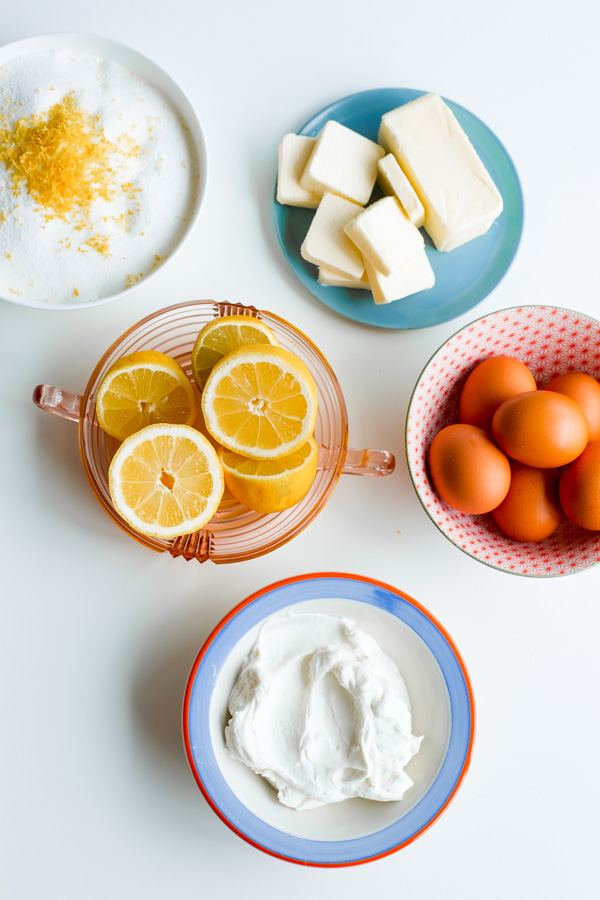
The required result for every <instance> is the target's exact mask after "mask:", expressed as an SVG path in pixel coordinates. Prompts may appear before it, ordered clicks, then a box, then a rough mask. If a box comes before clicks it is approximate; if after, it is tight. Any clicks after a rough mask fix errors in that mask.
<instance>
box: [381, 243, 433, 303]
mask: <svg viewBox="0 0 600 900" xmlns="http://www.w3.org/2000/svg"><path fill="white" fill-rule="evenodd" d="M365 270H366V272H367V276H368V279H369V284H370V286H371V292H372V294H373V300H374V301H375V303H379V304H381V303H391V302H392V301H393V300H402V298H403V297H408V296H410V295H411V294H416V293H418V292H419V291H424V290H427V289H428V288H432V287H433V285H434V284H435V275H434V273H433V269H432V268H431V265H430V263H429V260H428V259H427V254H426V252H425V249H423V250H421V252H420V253H417V254H415V255H414V256H411V258H410V259H409V260H408V261H407V262H405V263H404V265H402V266H400V268H399V269H396V271H395V272H392V274H391V275H383V274H382V273H381V272H378V271H377V269H376V268H375V267H374V266H372V265H371V263H370V262H369V260H368V259H367V258H366V257H365Z"/></svg>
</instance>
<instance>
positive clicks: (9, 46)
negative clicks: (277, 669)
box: [0, 31, 210, 312]
mask: <svg viewBox="0 0 600 900" xmlns="http://www.w3.org/2000/svg"><path fill="white" fill-rule="evenodd" d="M51 41H56V47H55V48H54V49H61V46H63V45H68V44H69V42H75V43H81V44H83V43H86V42H89V43H90V44H92V43H93V44H97V45H98V46H99V47H100V46H104V47H105V48H106V49H107V51H108V52H110V49H111V48H112V49H113V50H115V49H116V50H119V51H121V52H125V53H127V54H131V55H132V57H134V58H137V59H138V60H139V61H140V62H143V63H144V64H145V65H149V66H150V68H151V69H153V70H155V71H156V72H157V73H158V75H159V76H160V78H161V79H164V80H165V81H166V82H167V83H168V84H170V87H171V88H172V89H173V90H174V92H175V93H176V94H179V95H180V98H181V101H182V103H183V105H184V106H187V110H186V111H185V112H184V110H182V109H180V108H179V106H178V105H177V104H176V103H175V102H174V101H173V100H171V99H170V98H168V99H169V101H170V103H171V104H172V105H173V106H174V107H175V109H176V110H177V112H178V113H179V115H180V116H181V119H182V121H183V122H184V123H185V125H186V126H187V128H188V129H189V132H190V143H191V146H192V147H193V150H194V152H195V154H196V158H197V162H198V182H197V186H196V196H195V200H194V205H193V210H192V213H191V215H190V217H189V221H188V224H187V227H186V229H185V231H184V232H183V234H182V235H181V237H180V239H179V240H178V241H177V243H176V245H175V247H174V248H173V250H172V251H171V252H170V253H169V255H168V258H167V259H166V260H165V261H164V262H163V263H162V265H160V266H157V268H155V269H153V270H152V271H151V272H149V273H148V275H146V276H145V277H144V278H143V279H140V280H139V281H137V282H134V284H132V285H131V287H128V288H125V289H124V290H122V291H119V292H118V293H116V294H110V295H109V296H108V297H100V298H98V299H97V300H88V301H82V302H80V303H44V302H42V301H38V300H21V299H18V298H13V297H8V296H6V295H5V294H4V293H1V292H0V300H4V301H6V302H7V303H12V304H14V305H15V306H24V307H27V308H29V309H44V310H49V311H53V312H69V311H72V310H76V309H95V308H96V307H98V306H103V305H104V304H106V303H112V301H113V300H120V299H122V298H123V297H125V296H129V295H130V294H131V293H132V292H133V291H135V290H138V289H139V288H140V287H142V286H143V285H145V284H148V283H149V282H150V281H151V280H152V279H153V278H154V277H155V276H156V275H157V274H158V273H159V272H160V271H161V269H162V268H163V266H165V265H168V264H169V263H170V262H171V260H173V259H174V258H175V257H176V256H177V254H178V253H179V251H180V250H181V249H182V247H183V246H184V245H185V244H186V243H187V241H188V240H189V238H190V236H191V234H192V232H193V231H194V228H195V226H196V224H197V222H198V219H199V217H200V213H201V210H202V209H203V207H204V205H205V201H206V194H207V190H208V181H209V176H210V158H209V152H208V144H207V141H206V133H205V131H204V127H203V125H202V122H201V121H200V117H199V115H198V112H197V110H196V107H195V105H194V103H192V101H191V99H190V97H189V95H188V93H187V92H186V91H185V90H184V88H183V87H182V86H181V84H180V83H179V81H178V80H177V79H176V78H174V77H173V75H171V74H170V73H169V72H167V70H166V69H163V67H162V66H161V65H159V63H157V62H155V60H154V59H152V58H151V57H149V56H147V55H146V54H145V53H142V52H141V51H139V50H136V49H135V47H132V46H130V45H129V44H125V43H123V42H122V41H116V40H113V39H112V38H109V37H104V36H103V35H100V34H95V33H93V32H80V31H56V32H55V31H48V32H40V33H38V34H33V35H29V36H28V37H24V38H19V39H18V40H16V41H9V42H8V43H6V44H1V45H0V67H1V66H3V65H5V63H7V62H9V61H10V60H12V59H16V58H18V57H19V56H25V55H26V54H27V53H34V52H36V50H38V49H39V50H41V49H42V47H41V46H40V45H46V44H47V43H48V42H51ZM13 50H15V51H17V52H15V53H12V52H11V51H13ZM81 50H82V52H93V51H91V50H84V48H83V47H81ZM6 54H10V55H9V56H8V58H7V59H4V56H5V55H6ZM132 71H135V70H132ZM142 77H144V78H145V76H142ZM146 80H147V79H146ZM153 86H154V87H156V88H157V90H160V91H161V93H163V94H164V93H165V92H164V90H163V89H161V88H159V87H158V86H157V85H153ZM194 132H196V133H194Z"/></svg>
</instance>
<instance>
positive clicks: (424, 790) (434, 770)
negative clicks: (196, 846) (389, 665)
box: [183, 573, 474, 867]
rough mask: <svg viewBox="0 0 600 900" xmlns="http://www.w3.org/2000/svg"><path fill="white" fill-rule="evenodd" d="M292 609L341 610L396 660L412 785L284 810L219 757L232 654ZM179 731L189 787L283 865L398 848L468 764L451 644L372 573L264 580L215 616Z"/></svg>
mask: <svg viewBox="0 0 600 900" xmlns="http://www.w3.org/2000/svg"><path fill="white" fill-rule="evenodd" d="M290 608H293V610H294V612H308V611H310V612H324V613H329V614H344V615H347V616H348V617H350V618H352V619H353V620H354V621H355V622H356V623H357V624H358V625H359V626H361V627H362V628H363V629H364V630H365V631H367V632H369V633H370V634H372V635H373V637H374V638H375V639H376V640H377V641H378V642H379V644H380V645H381V647H382V648H383V649H384V650H385V651H386V652H387V653H388V655H389V656H391V658H392V659H393V660H395V662H396V663H397V665H398V667H399V669H400V671H401V673H402V675H403V677H404V680H405V681H406V685H407V688H408V692H409V696H410V699H411V705H412V713H413V733H414V734H417V735H424V738H423V742H422V744H421V747H420V749H419V752H418V753H417V754H416V756H414V757H413V758H412V759H411V760H410V762H409V763H408V765H407V766H406V772H407V774H408V775H409V776H410V777H411V779H412V780H413V782H414V784H413V787H411V788H410V789H409V790H408V791H407V792H406V794H405V796H404V798H403V799H402V800H400V801H397V802H396V801H394V802H375V801H370V800H362V799H352V800H345V801H343V802H341V803H334V804H330V805H328V806H323V807H319V808H317V809H309V810H301V811H298V810H294V809H290V808H289V807H286V806H284V805H282V804H281V803H280V802H279V801H278V800H277V795H276V792H275V790H274V789H273V788H272V787H271V786H270V785H269V784H268V782H266V781H265V780H264V779H263V778H261V777H260V776H259V775H256V774H254V772H252V771H251V770H250V769H248V768H247V767H246V766H244V765H243V764H242V763H241V762H238V761H237V760H233V759H231V758H230V757H229V756H228V755H227V754H226V752H225V742H224V736H223V732H224V728H225V725H226V724H227V721H228V718H229V715H228V699H229V694H230V692H231V688H232V687H233V684H234V681H235V679H236V677H237V674H238V672H239V669H240V666H241V663H242V660H243V658H244V656H245V655H246V653H247V652H248V650H249V649H250V647H251V645H252V643H253V642H254V640H255V637H256V634H257V631H258V629H259V628H260V625H261V624H262V622H263V621H264V620H265V619H266V618H268V617H269V616H271V615H273V614H274V613H282V612H283V611H284V610H286V611H287V610H288V609H290ZM183 728H184V741H185V747H186V752H187V756H188V761H189V763H190V766H191V769H192V772H193V774H194V777H195V778H196V781H197V783H198V786H199V787H200V789H201V790H202V792H203V794H204V796H205V797H206V799H207V800H208V802H209V804H210V805H211V806H212V808H213V809H214V810H215V812H216V813H217V814H218V815H219V816H220V817H221V819H222V820H223V821H224V822H225V823H226V824H227V825H228V826H229V827H230V828H231V829H232V830H233V831H234V832H235V833H236V834H238V835H239V836H240V837H242V838H244V839H245V840H247V841H248V842H249V843H251V844H253V845H254V846H255V847H258V848H259V849H260V850H263V851H265V852H266V853H269V854H271V855H274V856H278V857H279V858H281V859H285V860H287V861H289V862H295V863H301V864H304V865H314V866H327V867H330V866H347V865H355V864H357V863H364V862H368V861H370V860H373V859H377V858H378V857H380V856H385V855H386V854H389V853H392V852H393V851H395V850H398V849H399V848H400V847H403V846H405V845H406V844H408V843H410V842H411V841H413V840H414V839H415V838H416V837H418V836H419V835H420V834H422V833H423V832H424V831H425V830H426V829H427V828H428V827H429V826H430V825H431V824H432V823H433V822H434V821H435V819H437V817H438V816H439V815H440V814H441V812H442V811H443V810H444V809H445V808H446V806H447V805H448V803H449V802H450V800H451V799H452V797H453V796H454V794H455V792H456V790H457V789H458V786H459V785H460V783H461V781H462V779H463V777H464V775H465V773H466V771H467V768H468V765H469V761H470V755H471V749H472V743H473V734H474V704H473V696H472V691H471V686H470V682H469V678H468V675H467V672H466V669H465V666H464V663H463V662H462V660H461V658H460V655H459V653H458V651H457V649H456V647H455V646H454V643H453V642H452V639H451V638H450V637H449V635H448V634H447V633H446V631H445V630H444V629H443V627H442V626H441V625H440V624H439V622H437V621H436V620H435V619H434V618H433V617H432V616H431V614H430V613H428V612H427V610H426V609H424V607H422V606H421V605H420V604H418V603H417V602H416V601H414V600H412V599H411V598H410V597H408V596H407V595H406V594H404V593H403V592H402V591H399V590H397V589H396V588H393V587H390V586H389V585H386V584H383V583H381V582H377V581H374V580H373V579H369V578H364V577H361V576H358V575H344V574H333V573H325V574H313V575H304V576H299V577H297V578H290V579H287V580H286V581H282V582H279V583H277V584H273V585H270V586H269V587H266V588H264V589H263V590H262V591H259V592H257V593H256V594H254V595H252V596H251V597H248V598H247V599H246V600H244V601H243V602H242V603H241V604H240V605H239V606H237V607H236V608H235V609H234V610H232V612H231V613H229V615H227V616H226V617H225V619H224V620H223V621H222V622H221V624H220V625H219V626H217V628H216V629H215V631H214V632H213V633H212V635H211V636H210V637H209V638H208V640H207V641H206V643H205V645H204V647H203V648H202V650H201V651H200V654H199V656H198V658H197V660H196V663H195V665H194V667H193V669H192V672H191V675H190V678H189V682H188V687H187V691H186V696H185V702H184V713H183Z"/></svg>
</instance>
